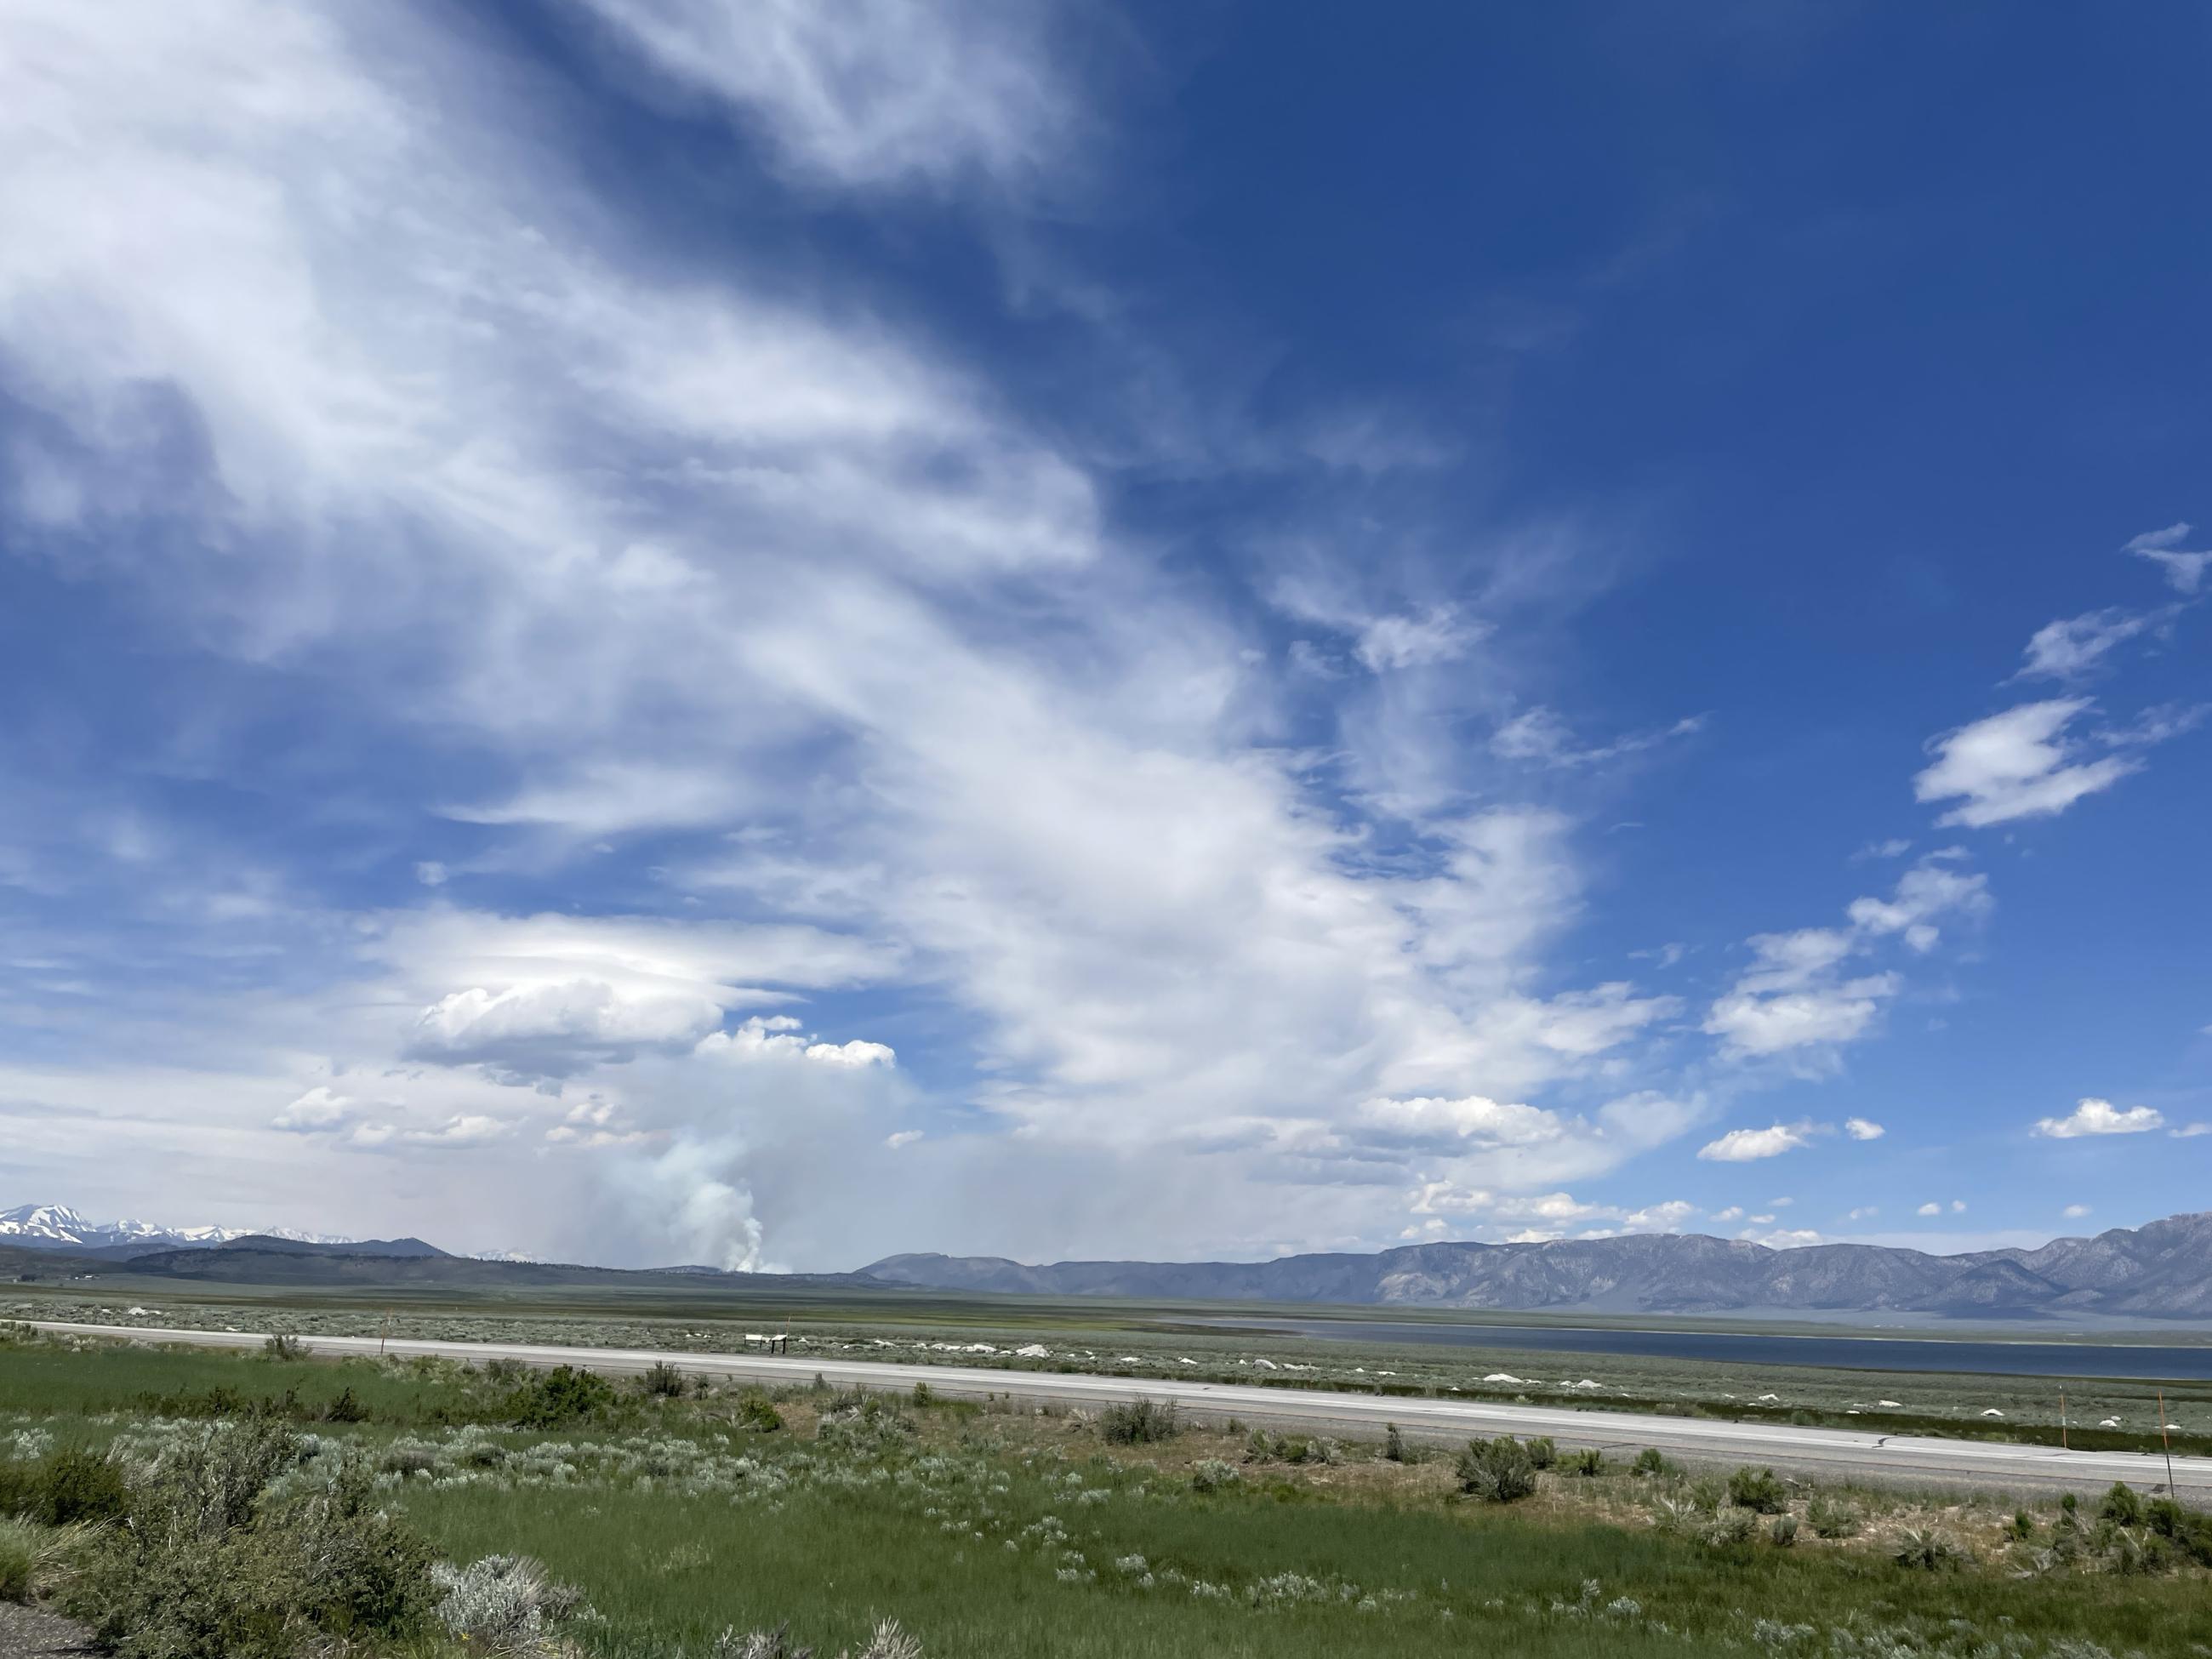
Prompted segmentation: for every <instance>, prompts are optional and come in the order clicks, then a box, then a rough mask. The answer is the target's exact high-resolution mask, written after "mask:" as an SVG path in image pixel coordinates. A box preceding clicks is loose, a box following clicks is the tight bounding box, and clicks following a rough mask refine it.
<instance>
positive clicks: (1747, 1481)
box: [1728, 1468, 1790, 1515]
mask: <svg viewBox="0 0 2212 1659" xmlns="http://www.w3.org/2000/svg"><path fill="white" fill-rule="evenodd" d="M1728 1496H1729V1503H1731V1504H1735V1506H1736V1507H1737V1508H1738V1509H1741V1510H1750V1511H1751V1512H1752V1513H1753V1514H1754V1515H1779V1514H1781V1513H1782V1511H1783V1510H1784V1509H1786V1508H1788V1507H1789V1503H1790V1498H1789V1494H1788V1493H1787V1492H1785V1491H1784V1488H1783V1485H1782V1482H1781V1480H1779V1479H1778V1478H1777V1476H1776V1475H1775V1473H1774V1471H1773V1470H1772V1469H1754V1468H1741V1469H1738V1470H1737V1471H1736V1472H1735V1474H1732V1475H1730V1476H1729V1483H1728Z"/></svg>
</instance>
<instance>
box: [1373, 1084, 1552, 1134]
mask: <svg viewBox="0 0 2212 1659" xmlns="http://www.w3.org/2000/svg"><path fill="white" fill-rule="evenodd" d="M1359 1115H1360V1117H1361V1119H1362V1120H1363V1121H1364V1122H1366V1123H1368V1124H1370V1125H1371V1126H1372V1127H1376V1128H1378V1129H1383V1130H1387V1131H1391V1132H1395V1133H1405V1134H1408V1135H1417V1136H1422V1137H1449V1138H1452V1139H1460V1140H1474V1141H1479V1142H1481V1143H1483V1144H1485V1145H1488V1146H1531V1145H1534V1144H1535V1143H1537V1142H1541V1141H1547V1140H1556V1139H1559V1136H1560V1134H1561V1133H1564V1127H1563V1126H1562V1124H1561V1123H1560V1121H1559V1116H1558V1115H1557V1114H1555V1113H1553V1112H1547V1111H1545V1110H1542V1109H1540V1108H1537V1107H1534V1106H1526V1105H1521V1104H1517V1103H1509V1102H1502V1101H1495V1100H1487V1099H1485V1098H1484V1097H1481V1096H1480V1095H1469V1096H1467V1097H1463V1098H1461V1099H1458V1100H1440V1099H1436V1098H1433V1097H1416V1098H1414V1099H1411V1100H1387V1099H1376V1100H1370V1101H1366V1102H1364V1103H1362V1105H1361V1106H1360V1109H1359Z"/></svg>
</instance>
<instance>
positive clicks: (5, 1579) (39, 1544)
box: [0, 1521, 46, 1601]
mask: <svg viewBox="0 0 2212 1659" xmlns="http://www.w3.org/2000/svg"><path fill="white" fill-rule="evenodd" d="M45 1548H46V1536H45V1534H44V1533H43V1531H42V1530H41V1529H40V1528H37V1527H34V1526H33V1525H32V1524H31V1523H30V1522H27V1521H0V1601H29V1600H30V1599H31V1577H32V1575H33V1573H34V1572H36V1571H37V1570H38V1565H39V1558H40V1555H41V1554H43V1553H44V1552H45Z"/></svg>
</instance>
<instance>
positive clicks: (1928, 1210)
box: [1913, 1203, 1943, 1215]
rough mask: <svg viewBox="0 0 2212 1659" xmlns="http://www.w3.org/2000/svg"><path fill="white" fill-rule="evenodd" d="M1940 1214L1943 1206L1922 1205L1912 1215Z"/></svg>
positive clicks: (1933, 1204)
mask: <svg viewBox="0 0 2212 1659" xmlns="http://www.w3.org/2000/svg"><path fill="white" fill-rule="evenodd" d="M1942 1213H1943V1206H1942V1205H1941V1204H1935V1203H1929V1204H1923V1205H1922V1206H1920V1207H1919V1208H1918V1209H1917V1210H1915V1211H1914V1212H1913V1214H1915V1215H1941V1214H1942Z"/></svg>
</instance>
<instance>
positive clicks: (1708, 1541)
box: [1698, 1510, 1758, 1549]
mask: <svg viewBox="0 0 2212 1659" xmlns="http://www.w3.org/2000/svg"><path fill="white" fill-rule="evenodd" d="M1757 1524H1758V1523H1757V1522H1754V1521H1753V1519H1752V1516H1751V1511H1750V1510H1723V1511H1722V1512H1721V1513H1720V1514H1718V1515H1716V1516H1713V1518H1712V1519H1711V1520H1710V1521H1708V1522H1705V1525H1704V1526H1703V1527H1701V1528H1699V1530H1698V1541H1699V1543H1701V1544H1703V1545H1705V1546H1706V1547H1708V1548H1710V1549H1726V1548H1728V1547H1729V1546H1730V1545H1734V1544H1745V1543H1748V1542H1750V1541H1751V1530H1752V1528H1753V1527H1754V1526H1755V1525H1757Z"/></svg>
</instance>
